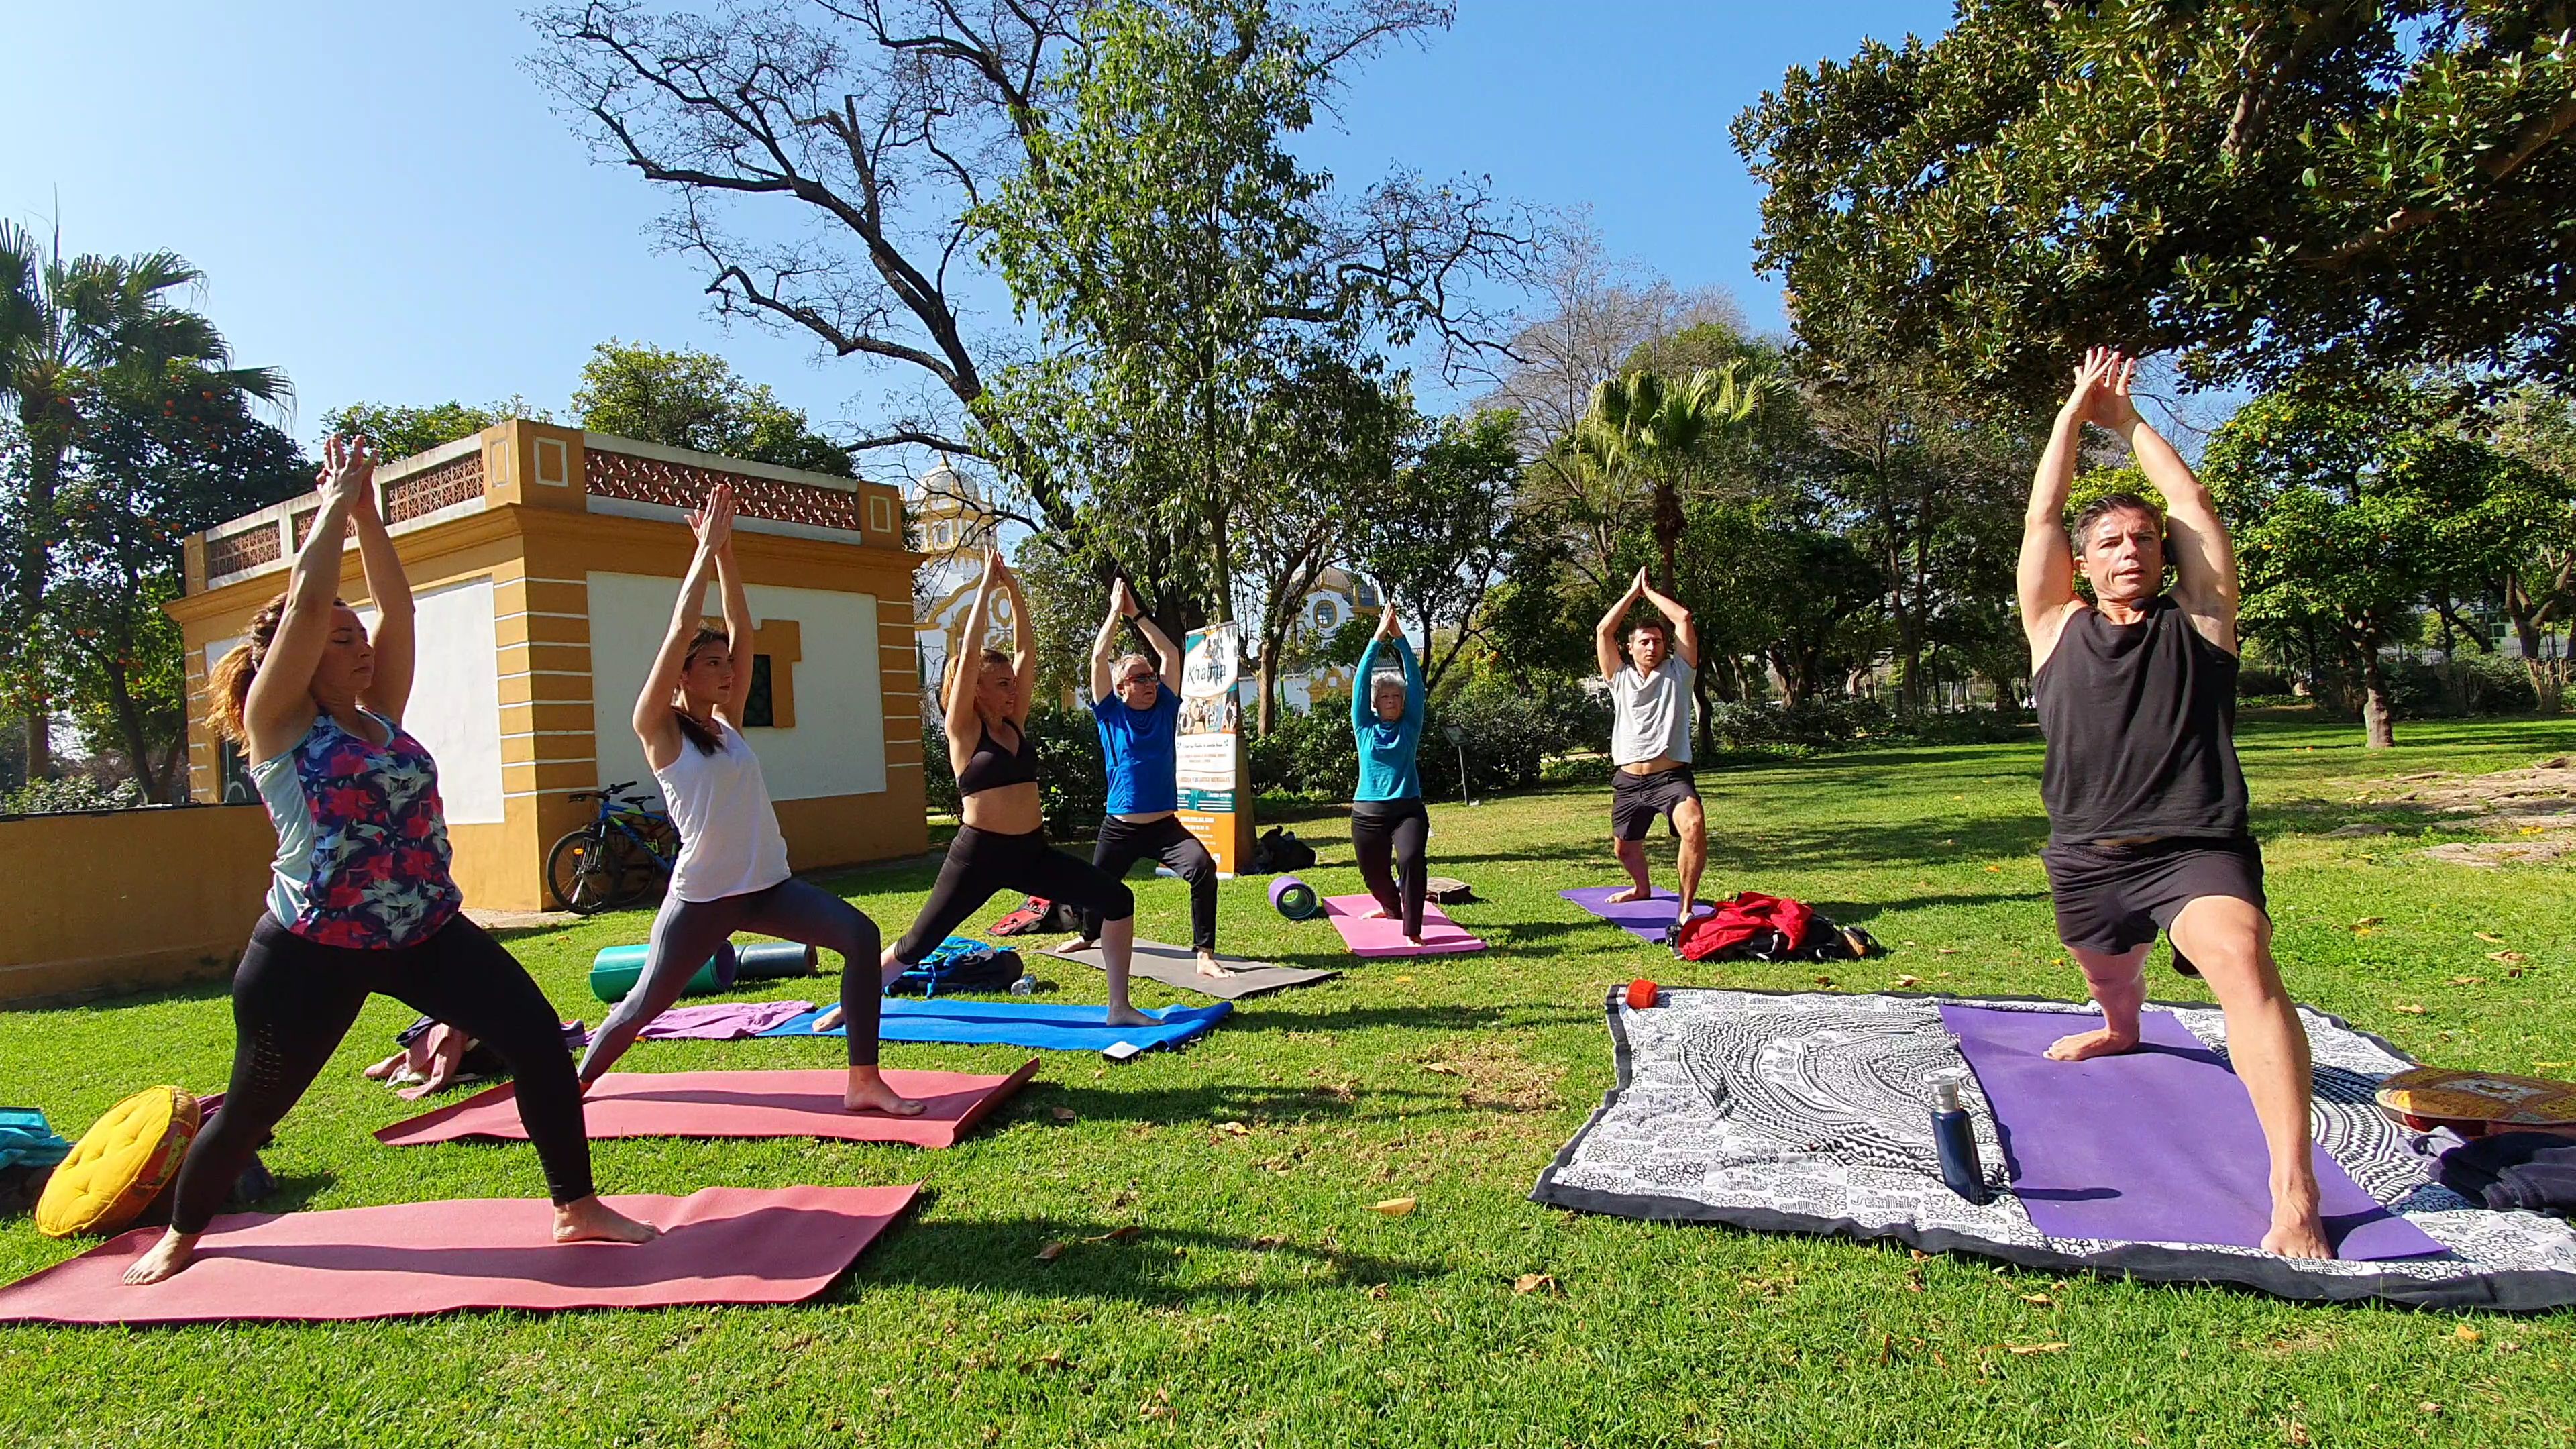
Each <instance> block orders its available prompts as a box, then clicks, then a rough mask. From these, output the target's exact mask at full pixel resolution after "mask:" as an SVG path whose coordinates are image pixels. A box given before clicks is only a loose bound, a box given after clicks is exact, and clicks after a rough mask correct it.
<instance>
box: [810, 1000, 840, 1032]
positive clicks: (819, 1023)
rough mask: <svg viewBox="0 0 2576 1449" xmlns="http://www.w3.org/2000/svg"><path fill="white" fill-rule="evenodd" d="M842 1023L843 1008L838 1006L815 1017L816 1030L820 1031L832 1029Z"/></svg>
mask: <svg viewBox="0 0 2576 1449" xmlns="http://www.w3.org/2000/svg"><path fill="white" fill-rule="evenodd" d="M840 1024H841V1008H839V1007H837V1006H835V1007H833V1008H832V1009H831V1010H829V1011H827V1012H824V1013H823V1014H822V1015H821V1016H818V1017H816V1018H814V1030H816V1031H818V1032H822V1031H830V1030H831V1029H832V1028H834V1027H836V1026H839V1025H840Z"/></svg>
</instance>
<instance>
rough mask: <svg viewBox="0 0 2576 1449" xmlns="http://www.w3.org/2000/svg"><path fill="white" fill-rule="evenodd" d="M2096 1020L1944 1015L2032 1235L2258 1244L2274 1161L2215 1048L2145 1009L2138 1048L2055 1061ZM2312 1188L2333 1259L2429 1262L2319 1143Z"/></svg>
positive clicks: (2042, 1014)
mask: <svg viewBox="0 0 2576 1449" xmlns="http://www.w3.org/2000/svg"><path fill="white" fill-rule="evenodd" d="M2095 1020H2097V1018H2094V1017H2091V1016H2088V1015H2083V1014H2079V1013H2073V1012H2060V1011H2006V1010H1998V1009H1996V1008H1993V1007H1982V1006H1952V1005H1944V1006H1943V1007H1942V1008H1941V1024H1942V1025H1943V1026H1946V1027H1948V1028H1949V1029H1950V1031H1951V1033H1952V1034H1953V1035H1955V1036H1956V1037H1958V1039H1959V1050H1960V1051H1961V1052H1962V1053H1963V1054H1964V1055H1966V1057H1967V1059H1968V1065H1969V1066H1970V1067H1972V1068H1974V1069H1975V1071H1976V1074H1977V1085H1978V1087H1979V1088H1980V1089H1981V1090H1983V1091H1984V1093H1985V1097H1986V1104H1987V1105H1988V1106H1989V1107H1990V1108H1991V1109H1992V1110H1993V1112H1994V1116H1995V1129H1996V1133H1997V1135H1998V1136H2000V1137H2001V1138H2002V1140H2003V1148H2004V1160H2005V1163H2006V1164H2007V1166H2008V1167H2009V1169H2010V1171H2011V1173H2012V1192H2013V1196H2015V1197H2017V1198H2019V1199H2021V1203H2022V1207H2023V1208H2024V1210H2026V1211H2027V1212H2028V1213H2029V1214H2030V1220H2031V1224H2032V1226H2034V1227H2036V1228H2038V1229H2039V1230H2040V1231H2041V1232H2043V1233H2046V1234H2048V1235H2049V1236H2050V1237H2052V1238H2103V1239H2113V1240H2118V1241H2125V1242H2137V1243H2215V1244H2225V1245H2228V1246H2232V1247H2239V1248H2259V1247H2261V1246H2262V1245H2263V1234H2264V1232H2265V1231H2266V1230H2267V1229H2268V1228H2269V1227H2270V1226H2271V1202H2272V1194H2271V1188H2270V1181H2269V1180H2270V1158H2269V1156H2268V1154H2267V1153H2266V1151H2265V1148H2264V1145H2263V1128H2262V1125H2261V1124H2260V1123H2259V1122H2257V1121H2256V1120H2255V1117H2254V1104H2253V1103H2252V1102H2251V1101H2249V1100H2247V1098H2246V1096H2245V1087H2244V1084H2243V1083H2241V1082H2239V1081H2238V1080H2237V1079H2236V1074H2235V1073H2234V1072H2233V1071H2230V1070H2229V1069H2228V1067H2227V1064H2226V1062H2224V1061H2223V1060H2221V1059H2220V1058H2219V1056H2218V1054H2217V1053H2215V1052H2212V1051H2211V1050H2210V1049H2209V1048H2208V1047H2206V1046H2204V1045H2202V1044H2201V1041H2200V1038H2198V1037H2196V1036H2193V1035H2192V1034H2191V1032H2190V1030H2189V1029H2188V1028H2186V1027H2185V1026H2184V1025H2183V1024H2182V1023H2181V1022H2180V1021H2178V1020H2176V1019H2175V1018H2174V1015H2173V1013H2171V1012H2168V1011H2157V1010H2155V1009H2153V1008H2150V1009H2149V1010H2148V1011H2147V1012H2146V1014H2145V1018H2144V1023H2143V1026H2142V1028H2141V1033H2140V1034H2141V1036H2142V1038H2143V1044H2142V1045H2141V1046H2140V1047H2139V1048H2138V1049H2137V1050H2135V1051H2131V1052H2124V1053H2122V1054H2121V1055H2119V1056H2114V1057H2096V1058H2094V1059H2093V1060H2091V1061H2089V1062H2052V1061H2050V1060H2048V1059H2047V1057H2046V1055H2045V1053H2046V1052H2047V1050H2048V1046H2049V1043H2051V1042H2053V1041H2055V1040H2057V1039H2058V1038H2059V1037H2061V1036H2065V1035H2066V1034H2068V1033H2069V1032H2073V1031H2081V1030H2084V1029H2086V1027H2087V1026H2089V1025H2090V1024H2092V1023H2093V1022H2094V1021H2095ZM2310 1150H2311V1151H2312V1152H2314V1154H2315V1157H2316V1165H2317V1185H2318V1186H2319V1187H2320V1188H2321V1189H2323V1192H2324V1198H2325V1203H2324V1207H2325V1224H2326V1238H2327V1240H2328V1241H2329V1242H2331V1243H2333V1244H2334V1247H2335V1254H2336V1256H2338V1257H2341V1258H2347V1259H2355V1260H2361V1261H2370V1260H2376V1259H2386V1258H2421V1257H2433V1256H2438V1255H2440V1254H2441V1253H2443V1252H2444V1251H2445V1249H2444V1248H2443V1247H2442V1246H2441V1245H2440V1244H2439V1243H2436V1242H2434V1241H2433V1240H2432V1239H2431V1238H2429V1237H2427V1236H2425V1234H2424V1231H2423V1229H2421V1228H2418V1227H2416V1226H2415V1225H2414V1224H2413V1223H2410V1222H2408V1221H2406V1220H2405V1219H2404V1218H2401V1217H2398V1216H2397V1215H2396V1214H2394V1213H2391V1212H2390V1211H2389V1210H2388V1209H2387V1208H2385V1207H2383V1206H2381V1205H2380V1204H2379V1203H2378V1202H2377V1201H2376V1200H2374V1199H2373V1198H2372V1197H2371V1196H2370V1194H2368V1193H2366V1192H2364V1191H2362V1189H2361V1187H2360V1185H2359V1184H2357V1183H2355V1182H2354V1181H2353V1180H2352V1178H2351V1176H2350V1175H2349V1174H2347V1173H2346V1172H2345V1171H2344V1170H2343V1166H2342V1164H2340V1163H2338V1162H2336V1161H2335V1160H2334V1158H2333V1156H2332V1155H2331V1154H2329V1153H2327V1152H2326V1151H2325V1149H2323V1148H2311V1149H2310Z"/></svg>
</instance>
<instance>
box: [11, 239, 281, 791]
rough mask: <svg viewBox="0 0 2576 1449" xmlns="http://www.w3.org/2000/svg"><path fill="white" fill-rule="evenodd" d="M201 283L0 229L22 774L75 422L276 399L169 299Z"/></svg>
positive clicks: (155, 262)
mask: <svg viewBox="0 0 2576 1449" xmlns="http://www.w3.org/2000/svg"><path fill="white" fill-rule="evenodd" d="M204 280H205V277H204V274H203V273H201V272H199V271H198V270H197V269H196V268H194V267H192V266H190V265H188V263H187V262H186V261H184V260H182V259H181V258H179V257H178V256H177V255H175V254H173V253H170V252H146V253H143V254H141V255H138V256H132V257H101V256H91V255H81V256H73V257H66V256H64V255H63V252H62V245H61V242H60V240H59V239H57V240H56V241H55V242H54V243H53V245H52V246H51V247H50V248H47V247H45V246H43V245H40V244H39V243H38V241H37V240H36V238H35V237H34V236H33V235H31V234H30V233H28V232H27V231H26V230H25V229H23V228H21V227H18V226H15V225H10V224H5V223H0V406H5V407H6V408H8V409H9V411H11V412H12V413H14V414H15V415H16V421H17V430H18V433H19V438H20V443H19V446H18V447H17V448H16V449H14V450H12V456H13V458H14V460H15V461H16V463H17V465H18V466H17V467H15V468H14V469H12V471H11V475H10V477H9V478H8V480H7V481H8V482H9V484H11V485H12V486H11V487H9V489H8V491H7V495H6V497H5V499H0V511H4V512H5V514H6V530H7V533H8V535H9V540H10V542H11V543H12V544H13V545H14V546H13V547H12V548H11V549H10V550H9V557H8V558H7V559H6V561H5V566H6V568H7V570H8V574H9V577H8V579H7V590H6V596H5V598H0V609H5V617H0V671H5V674H6V676H7V677H6V684H7V686H8V688H9V691H10V694H11V695H12V697H13V702H14V703H15V704H16V705H17V707H18V709H19V710H20V712H22V713H23V715H24V717H25V720H26V736H27V745H26V769H27V776H28V778H29V779H41V778H44V777H45V776H47V775H50V774H51V773H52V771H53V741H52V738H51V733H50V731H51V727H52V721H53V715H54V701H53V699H52V697H51V695H50V693H49V690H48V683H47V682H48V680H49V678H50V670H49V667H48V664H49V657H48V654H47V644H48V642H49V641H50V640H51V639H52V638H53V637H54V635H53V634H52V633H51V632H50V630H49V628H48V624H49V620H48V617H47V610H48V605H49V603H50V598H49V591H50V588H51V585H52V583H53V577H54V565H55V561H56V558H57V556H58V554H59V552H60V550H61V549H62V547H63V544H64V541H65V540H64V520H63V517H62V513H61V506H60V504H61V500H60V497H59V495H60V492H61V490H62V488H63V485H64V479H65V469H66V463H67V460H68V459H69V457H70V455H71V452H72V449H73V447H74V445H75V443H76V442H77V440H78V439H79V437H80V435H81V433H82V432H83V430H84V429H86V428H88V427H90V426H91V425H93V424H94V422H95V421H96V420H97V419H99V418H100V417H102V416H103V415H105V414H106V413H107V412H108V411H110V410H111V409H114V408H117V407H121V406H123V407H130V406H135V405H138V404H141V403H144V402H147V401H148V402H149V403H151V404H152V405H155V406H157V405H158V404H159V403H161V402H163V401H165V400H168V399H170V398H171V397H173V396H175V395H181V394H184V393H186V392H190V391H193V392H196V393H199V394H201V395H203V399H204V400H208V401H211V400H212V398H213V397H214V396H215V395H218V394H232V395H238V396H243V397H249V398H256V399H259V400H261V401H266V402H277V401H282V400H283V399H285V398H287V397H288V396H289V395H290V392H289V389H288V387H287V382H286V377H285V374H283V373H281V372H279V371H277V370H276V369H275V368H267V367H235V366H233V365H232V349H231V348H230V347H229V346H228V345H227V344H226V343H225V341H224V337H223V334H222V333H221V332H219V331H217V330H216V328H215V324H214V323H213V322H211V321H209V320H207V319H206V318H205V317H204V316H203V315H202V314H200V313H197V312H194V311H191V310H189V309H188V308H186V307H184V306H181V305H179V304H178V302H177V301H176V300H174V299H175V298H176V297H177V296H181V295H184V294H185V293H186V291H187V290H188V289H189V288H191V287H194V286H196V285H198V284H199V283H201V282H203V281H204Z"/></svg>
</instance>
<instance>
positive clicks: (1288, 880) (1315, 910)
mask: <svg viewBox="0 0 2576 1449" xmlns="http://www.w3.org/2000/svg"><path fill="white" fill-rule="evenodd" d="M1270 904H1271V905H1273V906H1275V907H1277V908H1278V911H1279V914H1281V915H1283V916H1286V917H1287V918H1288V919H1290V920H1292V921H1311V920H1313V919H1315V918H1316V917H1317V916H1320V915H1322V914H1323V913H1324V898H1323V897H1322V896H1319V895H1317V894H1316V893H1315V888H1314V887H1313V886H1310V885H1308V884H1306V883H1305V882H1304V881H1302V880H1299V879H1297V877H1295V876H1293V875H1283V876H1281V877H1279V879H1277V880H1274V881H1272V882H1271V883H1270Z"/></svg>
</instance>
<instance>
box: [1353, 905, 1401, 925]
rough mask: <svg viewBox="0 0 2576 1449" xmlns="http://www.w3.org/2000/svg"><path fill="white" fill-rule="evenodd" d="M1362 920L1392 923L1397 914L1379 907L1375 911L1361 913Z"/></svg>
mask: <svg viewBox="0 0 2576 1449" xmlns="http://www.w3.org/2000/svg"><path fill="white" fill-rule="evenodd" d="M1360 919H1361V920H1363V921H1392V920H1394V919H1395V912H1393V911H1390V910H1388V909H1387V908H1386V907H1384V906H1379V907H1378V908H1376V909H1375V910H1369V911H1362V912H1360Z"/></svg>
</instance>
